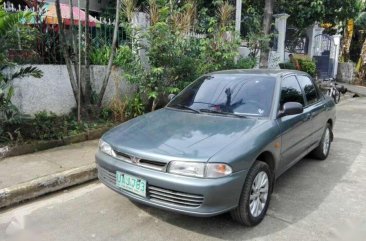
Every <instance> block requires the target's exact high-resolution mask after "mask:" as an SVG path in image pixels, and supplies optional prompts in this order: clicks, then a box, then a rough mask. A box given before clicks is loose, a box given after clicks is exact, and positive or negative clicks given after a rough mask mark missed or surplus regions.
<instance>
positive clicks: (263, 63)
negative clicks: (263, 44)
mask: <svg viewBox="0 0 366 241" xmlns="http://www.w3.org/2000/svg"><path fill="white" fill-rule="evenodd" d="M273 5H274V0H265V5H264V16H263V25H262V33H263V35H269V33H270V30H271V24H272V15H273ZM268 58H269V49H268V48H262V49H261V54H260V61H259V67H260V68H268Z"/></svg>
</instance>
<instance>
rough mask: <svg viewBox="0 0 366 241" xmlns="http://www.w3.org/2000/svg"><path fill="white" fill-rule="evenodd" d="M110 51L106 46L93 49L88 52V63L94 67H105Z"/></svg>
mask: <svg viewBox="0 0 366 241" xmlns="http://www.w3.org/2000/svg"><path fill="white" fill-rule="evenodd" d="M110 54H111V49H110V47H108V46H107V45H104V46H102V47H100V48H93V49H92V51H90V63H91V64H94V65H107V64H108V60H109V56H110Z"/></svg>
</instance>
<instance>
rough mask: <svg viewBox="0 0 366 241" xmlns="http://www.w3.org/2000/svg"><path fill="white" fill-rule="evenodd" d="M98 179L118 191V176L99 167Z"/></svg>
mask: <svg viewBox="0 0 366 241" xmlns="http://www.w3.org/2000/svg"><path fill="white" fill-rule="evenodd" d="M98 177H99V179H100V180H101V181H103V182H104V183H105V184H106V185H107V186H109V187H111V188H113V189H118V188H117V186H116V174H115V173H113V172H110V171H108V170H106V169H104V168H102V167H98Z"/></svg>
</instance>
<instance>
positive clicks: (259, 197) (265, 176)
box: [231, 161, 273, 226]
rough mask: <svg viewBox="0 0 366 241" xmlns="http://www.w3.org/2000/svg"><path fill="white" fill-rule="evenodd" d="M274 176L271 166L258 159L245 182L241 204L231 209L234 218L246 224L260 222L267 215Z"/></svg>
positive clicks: (251, 224) (250, 224) (252, 224)
mask: <svg viewBox="0 0 366 241" xmlns="http://www.w3.org/2000/svg"><path fill="white" fill-rule="evenodd" d="M272 185H273V178H272V172H271V170H270V168H269V166H268V165H267V164H266V163H264V162H262V161H256V162H255V163H254V165H253V166H252V168H251V169H250V171H249V173H248V175H247V178H246V180H245V183H244V187H243V190H242V193H241V197H240V200H239V205H238V207H236V208H235V209H234V210H232V211H231V216H232V218H233V219H234V220H235V221H237V222H239V223H241V224H244V225H246V226H254V225H257V224H259V223H260V222H261V221H262V220H263V218H264V216H265V215H266V212H267V209H268V205H269V201H270V197H271V192H272Z"/></svg>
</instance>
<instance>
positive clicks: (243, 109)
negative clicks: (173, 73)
mask: <svg viewBox="0 0 366 241" xmlns="http://www.w3.org/2000/svg"><path fill="white" fill-rule="evenodd" d="M275 82H276V81H275V78H274V77H270V76H264V75H248V74H246V75H244V74H216V75H209V76H203V77H201V78H199V79H197V80H196V81H195V82H193V83H192V84H191V85H189V86H188V87H187V88H185V89H184V90H183V91H182V92H181V93H180V94H179V95H177V96H176V97H175V98H174V99H173V100H172V101H171V102H170V103H169V104H168V107H171V108H177V109H184V110H187V111H192V112H195V113H202V112H205V113H211V114H217V115H219V114H225V115H237V116H259V117H267V116H268V115H269V113H270V111H271V106H272V98H273V93H274V87H275Z"/></svg>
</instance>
